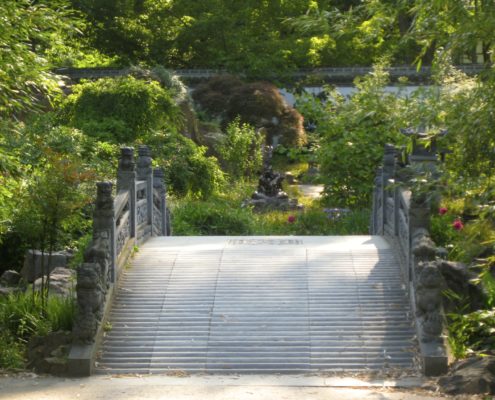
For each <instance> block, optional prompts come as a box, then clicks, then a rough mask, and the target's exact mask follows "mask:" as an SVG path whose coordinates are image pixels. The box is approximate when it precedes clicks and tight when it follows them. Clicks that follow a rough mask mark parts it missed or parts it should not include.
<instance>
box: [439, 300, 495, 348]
mask: <svg viewBox="0 0 495 400" xmlns="http://www.w3.org/2000/svg"><path fill="white" fill-rule="evenodd" d="M447 319H448V328H449V344H450V347H451V349H452V352H453V355H454V357H456V358H465V357H467V356H469V355H471V354H473V353H478V354H480V353H481V354H484V353H486V352H492V351H493V350H495V339H494V338H495V308H492V309H489V310H479V311H474V312H472V313H468V314H462V313H453V314H449V315H448V316H447Z"/></svg>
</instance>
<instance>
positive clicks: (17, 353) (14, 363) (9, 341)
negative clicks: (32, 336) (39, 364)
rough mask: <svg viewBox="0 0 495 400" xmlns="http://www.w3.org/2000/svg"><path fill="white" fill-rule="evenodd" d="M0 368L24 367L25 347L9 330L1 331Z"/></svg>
mask: <svg viewBox="0 0 495 400" xmlns="http://www.w3.org/2000/svg"><path fill="white" fill-rule="evenodd" d="M0 343H2V344H1V345H0V368H3V369H7V370H11V369H21V368H23V367H24V363H25V359H24V354H25V347H24V346H23V345H22V344H21V343H19V342H17V341H16V340H15V339H14V337H13V336H12V335H11V334H10V333H9V332H7V331H0Z"/></svg>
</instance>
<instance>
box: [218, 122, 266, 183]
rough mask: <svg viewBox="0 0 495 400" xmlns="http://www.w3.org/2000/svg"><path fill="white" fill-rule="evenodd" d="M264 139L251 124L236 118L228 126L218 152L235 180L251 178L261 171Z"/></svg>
mask: <svg viewBox="0 0 495 400" xmlns="http://www.w3.org/2000/svg"><path fill="white" fill-rule="evenodd" d="M263 142H264V137H263V136H262V135H261V134H260V133H257V132H256V131H255V129H254V128H253V127H252V126H250V125H249V124H241V122H240V119H239V118H236V119H235V120H234V121H232V122H231V123H230V124H229V125H228V126H227V132H226V135H225V137H224V139H223V141H222V142H221V143H220V145H219V146H218V152H219V153H220V156H221V158H222V161H223V162H224V163H225V167H226V170H227V172H228V173H229V174H230V175H231V176H232V177H234V178H239V177H251V176H254V175H256V174H257V173H259V172H260V171H261V166H262V164H263V155H262V152H261V145H262V143H263Z"/></svg>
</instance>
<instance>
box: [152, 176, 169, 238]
mask: <svg viewBox="0 0 495 400" xmlns="http://www.w3.org/2000/svg"><path fill="white" fill-rule="evenodd" d="M164 177H165V173H164V172H163V169H162V168H155V169H154V170H153V188H154V189H155V190H156V191H157V194H158V196H159V199H160V204H159V207H158V208H159V210H160V224H159V226H160V232H158V235H159V236H162V235H163V236H167V233H168V232H167V198H166V194H167V192H166V188H165V181H164Z"/></svg>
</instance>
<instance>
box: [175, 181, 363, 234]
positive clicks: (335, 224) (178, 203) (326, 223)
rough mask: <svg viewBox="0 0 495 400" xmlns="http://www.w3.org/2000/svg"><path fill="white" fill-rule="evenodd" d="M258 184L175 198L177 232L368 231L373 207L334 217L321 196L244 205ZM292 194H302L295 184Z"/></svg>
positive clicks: (318, 232) (342, 232) (360, 232)
mask: <svg viewBox="0 0 495 400" xmlns="http://www.w3.org/2000/svg"><path fill="white" fill-rule="evenodd" d="M255 188H256V183H255V182H252V181H251V182H240V183H238V184H236V185H233V186H231V187H230V188H229V190H228V191H226V192H224V193H220V194H216V195H214V196H211V197H210V198H209V199H208V200H204V201H201V200H196V199H192V198H186V199H180V200H175V201H173V202H172V217H173V219H172V224H173V229H174V235H177V236H193V235H194V236H196V235H197V236H205V235H220V236H222V235H239V236H244V235H246V236H249V235H316V236H318V235H360V234H368V229H369V220H370V211H369V210H354V211H350V212H349V213H347V214H345V215H342V216H340V217H339V218H331V217H329V215H328V214H327V213H325V212H324V210H323V207H322V205H321V204H320V202H319V201H318V200H315V199H312V198H309V197H303V196H297V197H299V201H300V202H301V203H302V204H303V205H304V210H300V211H299V210H297V211H266V212H254V211H253V210H252V209H251V208H249V207H242V202H243V201H244V200H246V199H248V198H249V197H250V196H251V194H252V193H253V191H254V190H255ZM289 194H290V195H291V196H294V195H298V194H299V193H298V192H297V189H296V188H291V189H290V193H289Z"/></svg>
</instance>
